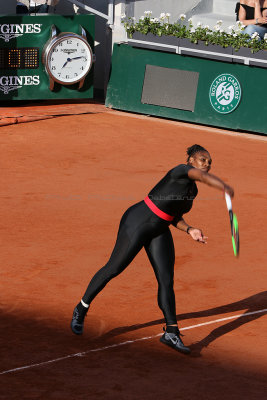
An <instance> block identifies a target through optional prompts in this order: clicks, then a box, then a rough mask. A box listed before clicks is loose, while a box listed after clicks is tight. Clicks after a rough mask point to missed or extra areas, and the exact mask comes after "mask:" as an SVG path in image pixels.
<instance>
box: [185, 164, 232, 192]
mask: <svg viewBox="0 0 267 400" xmlns="http://www.w3.org/2000/svg"><path fill="white" fill-rule="evenodd" d="M188 177H189V178H190V179H192V180H194V181H199V182H203V183H205V184H206V185H209V186H212V187H214V188H215V189H219V190H222V191H224V192H226V193H228V194H229V195H230V196H231V197H234V189H233V188H232V187H231V186H229V185H227V184H226V183H225V182H224V181H222V180H221V179H220V178H218V177H217V176H215V175H212V174H209V173H208V172H204V171H201V170H200V169H198V168H192V169H190V170H189V171H188Z"/></svg>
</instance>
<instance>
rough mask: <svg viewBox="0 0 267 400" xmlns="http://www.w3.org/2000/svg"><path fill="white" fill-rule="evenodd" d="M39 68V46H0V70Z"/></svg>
mask: <svg viewBox="0 0 267 400" xmlns="http://www.w3.org/2000/svg"><path fill="white" fill-rule="evenodd" d="M37 68H39V48H37V47H22V48H16V49H8V48H2V49H1V48H0V70H1V69H5V70H9V69H37Z"/></svg>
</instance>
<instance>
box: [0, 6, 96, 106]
mask: <svg viewBox="0 0 267 400" xmlns="http://www.w3.org/2000/svg"><path fill="white" fill-rule="evenodd" d="M94 18H95V17H94V15H92V14H83V15H75V16H73V15H70V16H62V15H54V14H51V15H50V14H49V15H44V14H39V15H25V16H24V15H23V16H19V15H16V16H15V15H14V16H0V101H7V100H9V101H10V100H45V99H49V100H51V99H78V98H81V99H85V98H87V99H89V98H92V97H93V63H94V29H95V27H94V22H95V19H94Z"/></svg>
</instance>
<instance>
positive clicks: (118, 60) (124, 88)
mask: <svg viewBox="0 0 267 400" xmlns="http://www.w3.org/2000/svg"><path fill="white" fill-rule="evenodd" d="M147 64H149V65H155V66H160V67H166V68H176V69H181V70H187V71H196V72H199V80H198V89H197V95H196V102H195V109H194V112H190V111H185V110H179V109H174V108H168V107H162V106H155V105H150V104H142V103H141V97H142V90H143V83H144V75H145V68H146V65H147ZM221 74H231V75H233V76H234V77H235V78H236V79H237V80H238V81H239V83H240V86H241V91H242V96H241V100H240V102H239V104H238V106H237V107H236V109H235V110H234V111H232V112H230V113H228V114H221V113H219V112H217V111H215V110H214V109H213V107H212V105H211V103H210V100H209V92H210V87H211V84H212V82H213V81H214V79H215V78H216V77H218V76H219V75H221ZM266 78H267V72H266V69H263V68H258V67H252V66H246V65H240V64H232V63H226V62H219V61H213V60H206V59H200V58H196V57H189V56H182V55H177V54H170V53H165V52H161V51H153V50H146V49H140V48H134V47H130V46H128V45H126V44H120V45H114V51H113V57H112V69H111V76H110V81H109V85H108V90H107V97H106V106H107V107H110V108H115V109H119V110H125V111H132V112H136V113H142V114H149V115H155V116H160V117H164V118H169V119H176V120H181V121H190V122H195V123H199V124H205V125H211V126H216V127H223V128H229V129H232V130H244V131H251V132H257V133H264V134H267V122H266V115H267V95H266V90H267V89H266V83H267V82H266Z"/></svg>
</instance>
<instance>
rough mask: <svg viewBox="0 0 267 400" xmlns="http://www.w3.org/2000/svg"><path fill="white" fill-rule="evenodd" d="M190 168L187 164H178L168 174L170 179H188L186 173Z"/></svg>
mask: <svg viewBox="0 0 267 400" xmlns="http://www.w3.org/2000/svg"><path fill="white" fill-rule="evenodd" d="M192 168H194V167H192V166H191V165H189V164H179V165H177V166H176V167H174V168H173V169H172V170H171V171H170V172H171V175H172V177H174V178H176V179H179V178H186V177H188V171H189V170H190V169H192Z"/></svg>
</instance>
